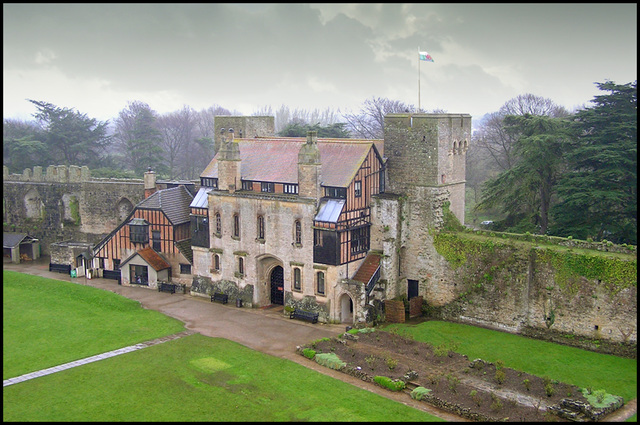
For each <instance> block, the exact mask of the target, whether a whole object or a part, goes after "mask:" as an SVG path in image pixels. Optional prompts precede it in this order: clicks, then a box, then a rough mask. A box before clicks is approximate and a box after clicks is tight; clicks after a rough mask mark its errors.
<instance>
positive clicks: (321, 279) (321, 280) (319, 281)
mask: <svg viewBox="0 0 640 425" xmlns="http://www.w3.org/2000/svg"><path fill="white" fill-rule="evenodd" d="M320 285H322V291H321V290H320ZM325 291H326V288H325V275H324V272H323V271H317V272H316V294H318V295H326V293H325Z"/></svg>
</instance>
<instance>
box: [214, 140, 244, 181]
mask: <svg viewBox="0 0 640 425" xmlns="http://www.w3.org/2000/svg"><path fill="white" fill-rule="evenodd" d="M240 176H241V174H240V147H239V146H238V143H236V142H234V138H233V129H232V128H230V129H229V133H228V138H227V139H226V141H224V142H223V143H222V146H220V151H219V152H218V189H219V190H228V191H229V193H233V192H235V191H236V188H237V187H238V186H239V185H240V179H241V177H240Z"/></svg>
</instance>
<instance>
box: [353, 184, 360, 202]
mask: <svg viewBox="0 0 640 425" xmlns="http://www.w3.org/2000/svg"><path fill="white" fill-rule="evenodd" d="M353 194H354V196H355V197H356V198H359V197H361V196H362V180H356V181H354V182H353Z"/></svg>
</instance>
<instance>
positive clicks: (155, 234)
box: [151, 230, 162, 251]
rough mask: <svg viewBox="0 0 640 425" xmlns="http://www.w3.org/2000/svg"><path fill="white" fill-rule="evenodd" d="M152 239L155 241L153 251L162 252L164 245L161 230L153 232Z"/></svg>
mask: <svg viewBox="0 0 640 425" xmlns="http://www.w3.org/2000/svg"><path fill="white" fill-rule="evenodd" d="M151 238H152V239H153V249H155V250H156V251H162V244H161V243H160V230H152V231H151Z"/></svg>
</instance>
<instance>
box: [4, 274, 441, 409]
mask: <svg viewBox="0 0 640 425" xmlns="http://www.w3.org/2000/svg"><path fill="white" fill-rule="evenodd" d="M3 278H4V280H3V288H4V289H3V296H4V299H3V307H4V310H5V316H4V325H3V328H4V335H3V354H4V356H3V370H4V372H3V373H4V374H5V379H6V377H13V376H17V375H21V374H23V373H27V372H29V371H33V370H37V369H41V368H46V367H51V366H53V365H54V364H60V363H65V362H68V361H73V360H76V359H79V358H83V357H87V356H90V355H95V354H98V353H101V352H104V351H109V350H112V349H116V348H120V347H124V346H127V345H131V344H134V343H136V342H140V341H143V340H149V339H154V338H157V337H160V336H163V335H167V334H172V333H176V332H180V331H182V330H184V328H183V325H182V323H181V322H179V321H177V320H174V319H171V318H168V317H166V316H164V315H162V314H160V313H157V312H154V311H149V310H144V309H142V307H141V306H140V304H139V303H137V302H134V301H131V300H129V299H127V298H125V297H122V296H119V295H117V294H113V293H111V292H108V291H103V290H100V289H96V288H92V287H86V286H81V285H77V284H72V283H68V282H63V281H56V280H51V279H46V278H41V277H37V276H30V275H25V274H21V273H11V272H6V271H5V272H4V273H3ZM3 420H4V421H55V422H57V421H65V422H66V421H71V422H79V421H83V422H84V421H86V422H93V421H95V422H98V421H175V422H190V421H238V422H248V421H318V422H319V421H336V422H344V421H376V422H378V421H380V422H383V421H384V422H387V421H427V422H434V421H442V420H441V419H440V418H437V417H435V416H432V415H429V414H428V413H426V412H423V411H421V410H417V409H414V408H411V407H409V406H406V405H404V404H402V403H397V402H394V401H392V400H390V399H388V398H385V397H382V396H379V395H377V394H375V393H371V392H369V391H365V390H362V389H359V388H357V387H355V386H352V385H349V384H346V383H344V382H342V381H340V380H336V379H333V378H331V377H328V376H326V375H323V374H321V373H318V372H315V371H313V370H311V369H308V368H305V367H303V366H301V365H299V364H297V363H295V362H292V361H289V360H285V359H280V358H277V357H273V356H269V355H266V354H262V353H260V352H257V351H254V350H251V349H249V348H246V347H244V346H242V345H240V344H237V343H235V342H232V341H228V340H225V339H220V338H208V337H205V336H202V335H199V334H196V335H191V336H187V337H183V338H180V339H177V340H173V341H168V342H165V343H162V344H159V345H155V346H151V347H148V348H144V349H142V350H138V351H135V352H131V353H127V354H123V355H120V356H116V357H112V358H108V359H104V360H101V361H98V362H94V363H89V364H87V365H83V366H79V367H76V368H72V369H68V370H65V371H62V372H58V373H54V374H51V375H46V376H42V377H39V378H36V379H32V380H29V381H25V382H21V383H18V384H14V385H10V386H7V387H5V388H3Z"/></svg>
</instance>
